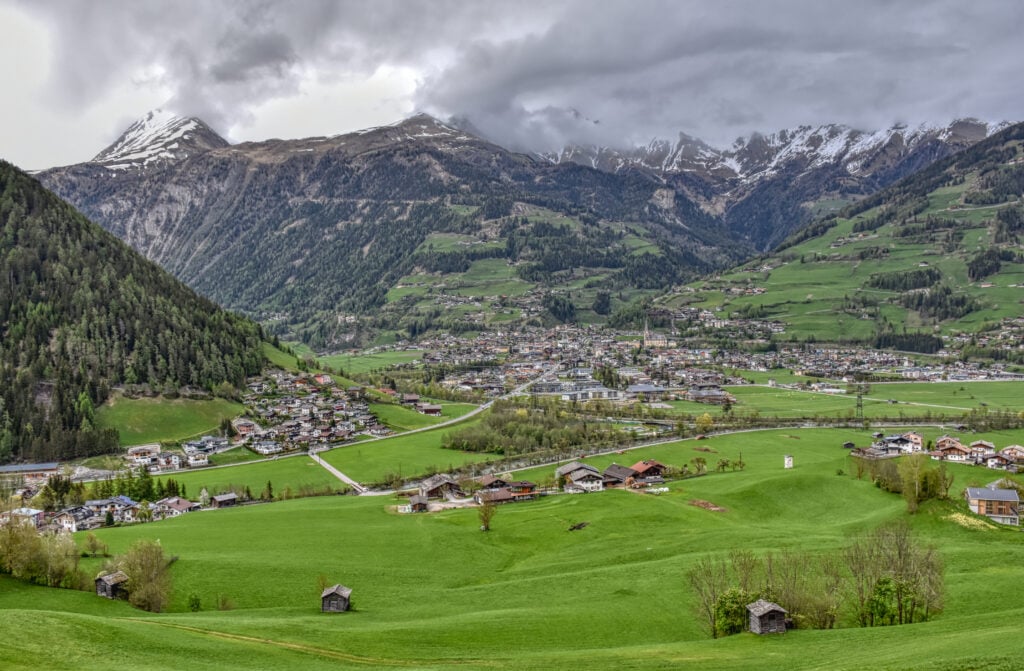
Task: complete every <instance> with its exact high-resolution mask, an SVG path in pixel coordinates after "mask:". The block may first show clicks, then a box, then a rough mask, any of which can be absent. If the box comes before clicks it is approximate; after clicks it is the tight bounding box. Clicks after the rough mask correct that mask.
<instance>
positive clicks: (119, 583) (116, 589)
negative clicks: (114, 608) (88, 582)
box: [96, 571, 128, 599]
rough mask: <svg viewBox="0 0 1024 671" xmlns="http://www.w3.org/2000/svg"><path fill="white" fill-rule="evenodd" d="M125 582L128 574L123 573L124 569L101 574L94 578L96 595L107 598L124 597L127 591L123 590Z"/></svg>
mask: <svg viewBox="0 0 1024 671" xmlns="http://www.w3.org/2000/svg"><path fill="white" fill-rule="evenodd" d="M126 582H128V576H127V575H125V573H124V571H116V572H114V573H108V574H106V575H101V576H100V577H98V578H96V596H102V597H106V598H108V599H120V598H123V597H126V596H128V592H127V590H125V583H126Z"/></svg>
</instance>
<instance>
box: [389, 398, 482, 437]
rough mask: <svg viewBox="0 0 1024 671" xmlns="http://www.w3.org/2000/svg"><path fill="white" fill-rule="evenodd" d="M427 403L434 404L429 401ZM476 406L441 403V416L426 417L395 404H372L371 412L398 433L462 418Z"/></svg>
mask: <svg viewBox="0 0 1024 671" xmlns="http://www.w3.org/2000/svg"><path fill="white" fill-rule="evenodd" d="M425 402H432V401H429V399H428V400H427V401H425ZM475 407H476V406H475V405H473V404H472V403H441V416H440V417H435V416H432V415H424V414H423V413H420V412H417V411H415V410H413V409H412V408H408V407H405V406H401V405H394V404H393V403H371V404H370V412H372V413H373V414H374V415H376V416H377V419H379V420H380V421H381V422H382V423H383V424H384V425H386V426H388V427H389V428H392V429H394V430H396V431H409V430H411V429H422V428H424V427H427V426H433V425H435V424H440V423H441V422H447V421H448V420H450V419H455V418H457V417H462V416H463V415H465V414H466V413H467V412H469V411H471V410H473V408H475Z"/></svg>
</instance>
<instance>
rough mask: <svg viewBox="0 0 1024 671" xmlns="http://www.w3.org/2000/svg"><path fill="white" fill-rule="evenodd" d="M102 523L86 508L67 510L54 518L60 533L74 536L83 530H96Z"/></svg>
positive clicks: (79, 507)
mask: <svg viewBox="0 0 1024 671" xmlns="http://www.w3.org/2000/svg"><path fill="white" fill-rule="evenodd" d="M102 523H103V521H102V520H101V519H100V518H99V517H97V516H95V515H94V514H93V512H92V511H91V510H89V509H88V508H86V507H85V506H73V507H71V508H65V509H64V510H62V511H60V512H59V513H58V514H57V515H56V516H55V517H54V518H53V524H54V526H55V527H56V528H57V530H58V531H66V532H68V533H72V534H73V533H75V532H77V531H82V530H83V529H95V528H96V527H98V526H100V524H102Z"/></svg>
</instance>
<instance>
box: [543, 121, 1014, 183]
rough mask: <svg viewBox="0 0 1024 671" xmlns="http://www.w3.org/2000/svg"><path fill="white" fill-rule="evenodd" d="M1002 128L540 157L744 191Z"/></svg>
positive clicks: (847, 134)
mask: <svg viewBox="0 0 1024 671" xmlns="http://www.w3.org/2000/svg"><path fill="white" fill-rule="evenodd" d="M1010 125H1011V124H1010V123H1009V122H1005V121H1003V122H989V121H979V120H978V119H958V120H956V121H953V122H952V123H950V124H948V125H945V126H943V125H939V124H932V123H921V124H917V125H914V126H908V125H906V124H897V125H894V126H892V127H891V128H887V129H885V130H878V131H871V132H865V131H861V130H857V129H854V128H850V127H849V126H843V125H837V124H828V125H822V126H798V127H796V128H790V129H785V130H780V131H778V132H776V133H772V134H770V135H762V134H760V133H754V134H753V135H750V136H746V137H741V138H739V139H737V140H736V141H735V142H734V143H733V145H732V146H731V147H730V148H728V149H716V148H714V147H711V146H709V145H707V144H705V143H703V142H701V141H700V140H698V139H696V138H692V137H689V136H687V135H685V134H683V133H680V135H679V139H678V140H677V141H676V142H674V143H673V142H669V141H666V140H660V139H654V140H651V141H650V142H648V143H647V144H645V145H639V146H637V147H634V148H632V149H614V148H610V147H600V146H586V147H581V146H569V147H566V148H564V149H563V150H562V151H560V152H552V153H547V154H541V155H540V156H541V158H543V159H545V160H548V161H551V162H552V163H565V162H573V163H578V164H581V165H589V166H590V167H593V168H597V169H600V170H606V171H611V172H618V171H620V170H622V169H624V168H626V167H630V166H634V167H644V168H647V169H650V170H655V171H658V172H662V173H666V172H699V173H704V174H707V175H709V176H713V177H717V178H724V179H727V180H736V181H738V182H740V183H746V184H752V183H755V182H758V181H761V180H763V179H768V178H771V177H773V176H775V175H777V174H779V173H780V172H781V171H784V170H792V169H797V170H800V171H801V172H803V173H807V172H811V171H813V170H817V169H820V168H824V167H827V166H831V165H838V166H840V167H842V168H843V169H844V170H845V171H846V172H847V173H848V174H850V175H853V176H858V175H861V174H864V173H865V171H867V172H870V171H871V170H873V169H875V168H876V167H877V166H880V165H883V164H886V163H887V161H889V160H898V159H899V158H902V157H905V156H907V155H908V154H910V153H911V152H913V151H914V150H915V148H917V147H918V146H921V145H923V144H925V143H927V142H932V141H934V142H942V143H946V144H956V145H959V146H966V145H967V144H972V143H974V142H977V141H978V140H981V139H984V138H985V137H987V136H989V135H992V134H993V133H996V132H999V131H1000V130H1002V129H1004V128H1006V127H1008V126H1010Z"/></svg>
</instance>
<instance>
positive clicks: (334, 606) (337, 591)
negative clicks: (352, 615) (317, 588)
mask: <svg viewBox="0 0 1024 671" xmlns="http://www.w3.org/2000/svg"><path fill="white" fill-rule="evenodd" d="M351 597H352V588H350V587H345V586H344V585H334V586H332V587H328V588H327V589H325V590H324V591H323V592H322V593H321V594H320V612H322V613H344V612H345V611H346V610H348V608H349V604H350V599H351Z"/></svg>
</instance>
